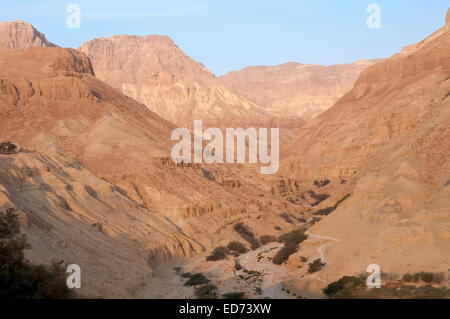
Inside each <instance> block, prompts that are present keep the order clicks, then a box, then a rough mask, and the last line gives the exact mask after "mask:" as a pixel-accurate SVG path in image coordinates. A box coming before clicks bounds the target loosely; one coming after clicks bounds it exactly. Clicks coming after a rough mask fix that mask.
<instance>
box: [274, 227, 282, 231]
mask: <svg viewBox="0 0 450 319" xmlns="http://www.w3.org/2000/svg"><path fill="white" fill-rule="evenodd" d="M274 229H275V230H278V231H280V230H282V229H281V227H280V226H275V227H274Z"/></svg>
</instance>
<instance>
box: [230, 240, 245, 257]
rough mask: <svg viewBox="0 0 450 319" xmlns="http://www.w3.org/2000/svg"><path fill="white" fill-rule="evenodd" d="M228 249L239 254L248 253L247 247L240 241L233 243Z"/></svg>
mask: <svg viewBox="0 0 450 319" xmlns="http://www.w3.org/2000/svg"><path fill="white" fill-rule="evenodd" d="M227 248H228V249H229V250H231V251H233V252H235V253H238V254H245V253H247V252H248V249H247V247H245V245H244V244H243V243H240V242H238V241H232V242H230V243H229V244H228V246H227Z"/></svg>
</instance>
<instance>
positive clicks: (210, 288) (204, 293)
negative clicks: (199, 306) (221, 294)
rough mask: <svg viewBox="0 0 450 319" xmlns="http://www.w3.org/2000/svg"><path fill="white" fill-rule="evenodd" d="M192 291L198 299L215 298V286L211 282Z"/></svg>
mask: <svg viewBox="0 0 450 319" xmlns="http://www.w3.org/2000/svg"><path fill="white" fill-rule="evenodd" d="M194 293H195V295H196V296H197V298H198V299H216V298H217V286H216V285H213V284H208V285H204V286H201V287H198V288H196V289H195V291H194Z"/></svg>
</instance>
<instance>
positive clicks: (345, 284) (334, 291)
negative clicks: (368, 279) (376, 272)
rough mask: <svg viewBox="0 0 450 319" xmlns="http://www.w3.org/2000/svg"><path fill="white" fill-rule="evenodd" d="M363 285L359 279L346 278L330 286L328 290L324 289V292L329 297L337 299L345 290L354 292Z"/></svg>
mask: <svg viewBox="0 0 450 319" xmlns="http://www.w3.org/2000/svg"><path fill="white" fill-rule="evenodd" d="M363 284H364V282H363V281H362V280H361V279H360V278H358V277H354V276H352V277H350V276H345V277H342V278H341V279H339V280H338V281H335V282H332V283H331V284H329V285H328V286H327V287H326V288H324V289H323V292H324V294H325V295H327V296H328V297H336V296H338V295H339V294H340V293H342V291H343V290H345V289H348V290H352V289H355V288H358V287H361V286H362V285H363Z"/></svg>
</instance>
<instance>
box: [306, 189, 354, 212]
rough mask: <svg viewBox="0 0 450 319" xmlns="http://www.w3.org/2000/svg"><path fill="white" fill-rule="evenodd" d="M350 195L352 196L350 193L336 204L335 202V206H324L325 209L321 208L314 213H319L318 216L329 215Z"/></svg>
mask: <svg viewBox="0 0 450 319" xmlns="http://www.w3.org/2000/svg"><path fill="white" fill-rule="evenodd" d="M349 197H350V194H347V195H345V196H344V197H343V198H341V199H340V200H338V201H337V202H336V204H334V206H331V207H327V208H323V209H319V210H318V211H317V212H315V213H314V215H317V216H327V215H329V214H331V213H332V212H334V211H335V210H336V209H337V208H338V207H339V205H340V204H341V203H342V202H343V201H345V200H346V199H347V198H349Z"/></svg>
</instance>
